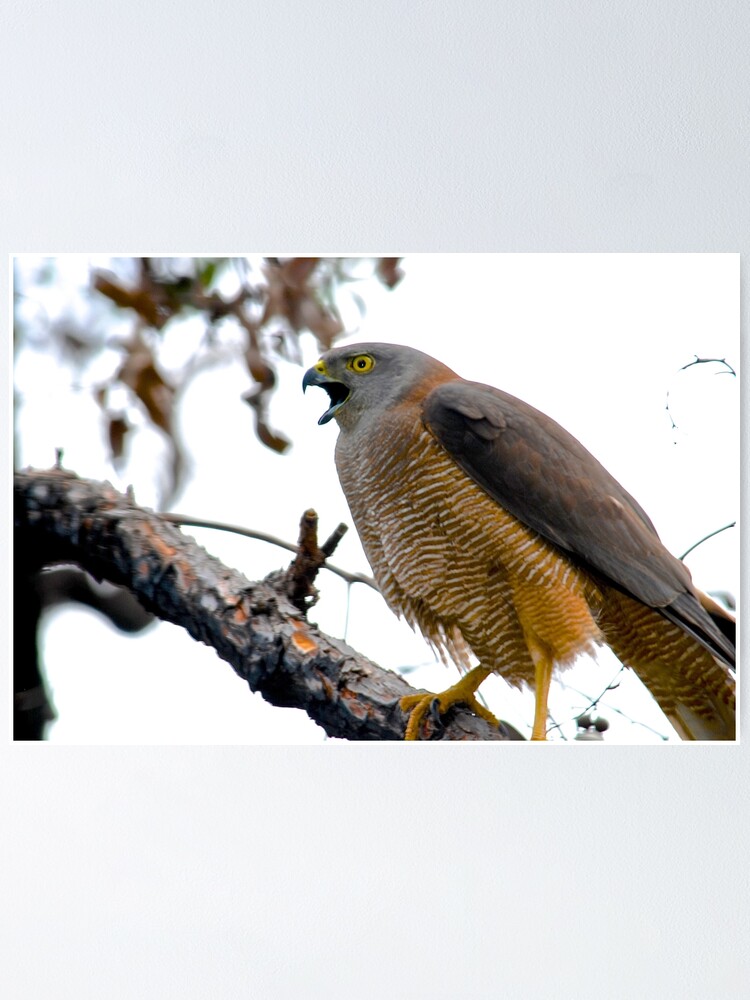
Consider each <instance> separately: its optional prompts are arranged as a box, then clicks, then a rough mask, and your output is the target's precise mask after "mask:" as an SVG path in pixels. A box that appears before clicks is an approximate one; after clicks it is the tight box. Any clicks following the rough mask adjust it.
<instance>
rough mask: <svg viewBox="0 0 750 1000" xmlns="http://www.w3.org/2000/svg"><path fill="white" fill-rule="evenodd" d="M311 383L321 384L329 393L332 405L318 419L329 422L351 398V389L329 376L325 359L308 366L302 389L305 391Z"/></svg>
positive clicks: (324, 422)
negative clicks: (310, 366)
mask: <svg viewBox="0 0 750 1000" xmlns="http://www.w3.org/2000/svg"><path fill="white" fill-rule="evenodd" d="M309 385H316V386H320V388H321V389H325V391H326V392H327V393H328V396H329V398H330V400H331V405H330V406H329V407H328V409H327V410H326V412H325V413H324V414H323V416H322V417H321V418H320V419H319V420H318V423H319V424H327V423H328V421H329V420H330V419H331V418H332V417H334V416H335V415H336V411H337V410H338V409H339V408H340V407H342V406H343V405H344V403H345V402H346V401H347V399H348V398H349V390H348V389H347V387H346V386H345V385H344V383H343V382H337V381H336V380H335V379H332V378H330V377H329V375H328V372H327V370H326V366H325V363H324V362H323V361H319V362H318V363H317V365H313V367H312V368H308V370H307V371H306V372H305V377H304V378H303V379H302V391H303V392H305V391H306V390H307V387H308V386H309Z"/></svg>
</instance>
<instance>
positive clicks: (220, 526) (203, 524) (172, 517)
mask: <svg viewBox="0 0 750 1000" xmlns="http://www.w3.org/2000/svg"><path fill="white" fill-rule="evenodd" d="M159 516H160V517H163V518H164V520H165V521H169V522H170V523H171V524H179V525H182V526H184V527H188V528H212V529H213V530H215V531H231V532H232V533H233V534H235V535H243V536H244V537H245V538H254V539H256V540H257V541H259V542H268V544H269V545H278V547H279V548H281V549H286V550H287V552H295V553H296V552H297V546H296V545H292V543H291V542H285V541H284V540H283V539H282V538H277V537H276V536H275V535H269V534H267V533H266V532H265V531H255V530H254V529H253V528H243V527H240V525H237V524H225V523H223V522H222V521H209V520H207V519H206V518H203V517H191V516H190V515H188V514H160V515H159ZM339 527H340V526H339ZM338 530H339V529H338V528H337V529H336V531H335V532H333V534H332V535H331V538H329V539H328V540H327V541H326V542H325V543H324V545H323V546H322V551H323V552H326V547H327V546H328V545H329V544H330V543H331V541H332V539H333V537H334V535H335V534H336V532H337V531H338ZM342 534H343V532H342ZM333 547H334V548H335V547H336V546H335V545H334V546H333ZM331 551H333V549H331ZM323 569H328V570H330V571H331V573H335V574H336V576H340V577H341V579H342V580H346V582H347V583H350V584H351V583H364V584H366V585H367V586H368V587H371V588H372V589H373V590H374V591H376V592H377V593H378V594H379V593H380V590H379V588H378V585H377V584H376V583H375V581H374V580H373V578H372V577H371V576H367V575H366V574H365V573H350V572H349V571H348V570H345V569H341V568H340V567H339V566H333V565H331V563H324V564H323Z"/></svg>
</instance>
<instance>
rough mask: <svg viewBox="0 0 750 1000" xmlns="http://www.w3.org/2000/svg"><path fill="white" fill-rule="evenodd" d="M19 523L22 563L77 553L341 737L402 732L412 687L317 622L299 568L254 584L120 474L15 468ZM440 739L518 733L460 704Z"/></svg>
mask: <svg viewBox="0 0 750 1000" xmlns="http://www.w3.org/2000/svg"><path fill="white" fill-rule="evenodd" d="M15 531H16V536H15V558H16V560H17V561H22V563H23V564H25V565H26V566H28V567H32V568H39V567H41V566H46V565H50V564H54V563H58V562H67V563H70V562H72V563H76V564H78V565H79V566H81V567H83V568H84V569H86V570H88V572H89V573H91V574H92V575H93V576H94V577H96V578H97V579H106V580H109V581H111V582H113V583H118V584H122V585H124V586H126V587H128V588H129V589H130V590H131V591H132V592H133V594H135V596H136V597H137V598H138V600H139V601H140V602H141V603H142V604H143V605H144V607H145V608H147V609H148V610H149V611H151V612H153V613H154V614H155V615H156V616H157V617H159V618H161V619H163V620H164V621H169V622H172V623H173V624H175V625H180V626H182V627H183V628H186V629H187V630H188V632H189V633H190V635H191V636H192V637H193V638H194V639H198V640H200V641H201V642H204V643H206V645H208V646H211V647H213V648H214V649H215V650H216V652H217V653H218V655H219V656H220V657H221V658H222V659H224V660H226V661H227V662H228V663H229V664H230V665H231V666H232V668H233V669H234V670H235V671H236V673H237V674H238V675H239V676H240V677H242V678H243V679H244V680H246V681H247V683H248V684H249V685H250V687H251V689H252V690H253V691H260V693H261V694H262V695H263V697H264V698H265V699H266V700H267V701H269V702H271V703H272V704H274V705H279V706H283V707H292V708H301V709H303V710H304V711H306V712H307V713H308V715H309V716H310V717H311V718H312V719H313V720H314V721H315V722H317V723H318V724H319V725H321V726H322V727H323V729H325V731H326V732H327V733H328V734H329V735H330V736H338V737H342V738H344V739H350V740H400V739H403V736H404V729H405V722H406V717H405V716H404V714H403V713H402V712H401V710H400V708H399V706H398V702H399V699H400V698H401V697H402V696H403V695H405V694H410V693H413V688H411V687H410V686H409V685H408V684H407V683H406V681H404V680H403V678H401V677H399V676H398V674H395V673H393V672H391V671H389V670H384V669H383V668H381V667H379V666H377V664H375V663H372V662H371V661H370V660H368V659H366V658H365V657H364V656H362V655H361V654H359V653H357V652H355V650H353V649H351V648H350V647H349V646H347V645H346V644H345V643H344V642H342V641H341V640H338V639H334V638H331V637H330V636H328V635H326V634H325V633H324V632H322V631H320V629H318V628H316V627H315V626H314V625H312V624H310V623H309V622H308V621H307V620H306V619H305V617H304V614H303V613H301V612H300V610H299V609H298V608H297V607H295V606H294V604H293V603H292V600H291V599H290V596H289V594H288V593H287V592H286V589H285V588H288V585H289V580H290V575H289V574H288V573H284V572H281V573H279V572H277V573H273V574H271V575H270V576H269V577H267V578H266V579H265V580H259V581H254V582H250V581H249V580H247V579H246V578H245V577H244V576H243V575H242V574H241V573H239V572H237V571H236V570H233V569H230V568H229V567H227V566H225V565H224V564H223V563H221V562H220V561H219V560H218V559H216V558H214V557H213V556H211V555H209V554H208V553H207V552H206V551H205V550H204V549H203V548H201V546H199V545H197V544H196V542H194V541H193V539H191V538H189V537H188V536H186V535H184V534H183V533H182V532H181V531H180V530H179V528H177V527H175V525H173V524H170V523H168V522H167V521H165V520H164V519H163V518H162V517H160V516H159V515H158V514H155V513H154V512H153V511H150V510H148V509H146V508H143V507H139V506H138V505H137V504H136V503H135V502H134V501H133V499H132V497H129V496H125V495H123V494H121V493H118V492H117V491H116V490H115V489H114V488H113V487H112V486H111V485H110V484H109V483H99V482H93V481H90V480H85V479H80V478H79V477H78V476H76V475H75V474H73V473H71V472H67V471H65V470H63V469H60V468H55V469H51V470H48V471H29V470H27V471H24V472H20V473H17V474H16V476H15ZM435 738H441V739H450V740H499V739H506V738H508V737H507V736H506V735H505V734H503V733H501V732H498V731H497V730H496V729H494V728H493V727H491V726H490V725H488V724H487V723H486V722H484V721H483V720H482V719H479V718H476V717H475V716H473V715H472V714H471V713H470V712H469V711H468V710H464V709H461V708H457V709H455V710H453V711H451V712H450V713H449V714H448V715H447V716H446V717H445V718H444V719H443V725H442V727H441V728H440V730H439V731H438V732H436V733H435Z"/></svg>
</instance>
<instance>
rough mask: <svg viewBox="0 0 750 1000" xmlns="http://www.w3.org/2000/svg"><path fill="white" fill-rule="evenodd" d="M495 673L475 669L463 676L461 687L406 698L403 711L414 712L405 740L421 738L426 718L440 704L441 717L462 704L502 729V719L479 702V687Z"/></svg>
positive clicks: (455, 686) (401, 703) (438, 708)
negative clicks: (477, 695)
mask: <svg viewBox="0 0 750 1000" xmlns="http://www.w3.org/2000/svg"><path fill="white" fill-rule="evenodd" d="M491 673H492V671H491V670H485V668H484V667H474V669H473V670H470V671H469V672H468V674H466V675H465V676H464V677H462V678H461V680H460V681H459V682H458V683H457V684H454V685H453V687H449V688H448V689H447V690H446V691H443V692H442V693H441V694H432V693H428V694H424V693H423V694H408V695H406V696H405V697H404V698H402V699H401V700H400V702H399V705H400V706H401V711H402V712H409V713H410V714H409V721H408V723H407V725H406V734H405V736H404V739H405V740H418V739H419V730H420V728H421V726H422V722H423V721H424V717H425V716H426V715H427V713H428V712H429V711H430V710H431V709H432V706H433V705H435V704H436V703H437V704H436V707H437V712H438V714H439V715H445V713H446V712H447V711H448V709H449V708H450V707H451V705H457V704H459V703H461V704H462V705H467V706H468V707H469V708H470V709H471V710H472V712H474V714H475V715H478V716H480V717H481V718H482V719H486V721H487V722H489V723H490V724H491V725H493V726H497V727H498V728H499V727H500V723H499V722H498V720H497V719H496V718H495V716H494V715H493V714H492V712H490V710H489V709H487V708H485V707H484V705H482V704H481V702H480V701H478V699H477V697H476V694H475V692H476V690H477V688H478V687H479V685H480V684H481V683H482V681H483V680H484V679H485V677H487V676H489V674H491Z"/></svg>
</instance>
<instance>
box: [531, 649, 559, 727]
mask: <svg viewBox="0 0 750 1000" xmlns="http://www.w3.org/2000/svg"><path fill="white" fill-rule="evenodd" d="M532 656H533V659H534V672H535V675H536V700H535V704H534V728H533V729H532V731H531V738H532V740H546V739H547V699H548V697H549V685H550V681H551V680H552V668H553V667H554V665H555V663H554V660H553V659H552V657H551V656H549V655H547V654H546V653H541V652H539V651H538V650H534V651H532Z"/></svg>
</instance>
